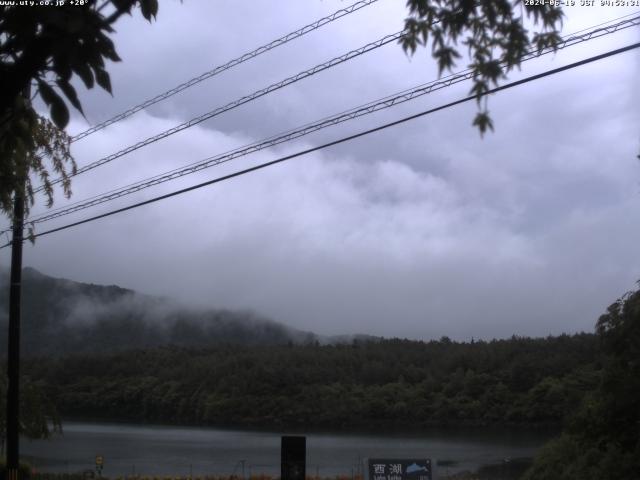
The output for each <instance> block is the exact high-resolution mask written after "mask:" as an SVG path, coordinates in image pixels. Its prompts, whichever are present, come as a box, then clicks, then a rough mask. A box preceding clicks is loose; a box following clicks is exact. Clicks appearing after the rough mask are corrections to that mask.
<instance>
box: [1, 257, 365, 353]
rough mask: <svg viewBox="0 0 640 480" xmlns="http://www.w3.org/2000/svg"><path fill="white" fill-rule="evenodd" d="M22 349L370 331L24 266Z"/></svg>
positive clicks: (269, 341)
mask: <svg viewBox="0 0 640 480" xmlns="http://www.w3.org/2000/svg"><path fill="white" fill-rule="evenodd" d="M0 290H1V293H0V312H2V313H0V352H2V353H6V344H7V341H6V340H7V338H6V336H7V328H6V325H7V321H8V316H7V313H6V312H7V311H8V300H9V296H8V290H9V289H8V272H7V271H4V272H2V274H1V275H0ZM21 329H22V339H21V344H22V345H21V350H22V352H23V355H25V356H34V355H61V354H67V353H103V352H116V351H123V350H132V349H138V348H148V347H156V346H163V345H176V346H184V347H207V346H213V345H219V344H234V345H285V344H289V343H297V344H299V343H315V342H318V343H322V344H325V343H345V342H350V341H351V340H352V339H353V338H359V339H360V338H367V339H375V338H376V337H369V336H364V335H356V336H340V337H324V336H320V335H317V334H315V333H313V332H307V331H302V330H297V329H295V328H292V327H289V326H287V325H284V324H282V323H279V322H276V321H274V320H272V319H269V318H267V317H265V316H262V315H260V314H257V313H254V312H252V311H250V310H233V311H232V310H226V309H215V308H211V309H204V308H195V307H190V306H185V305H181V304H180V303H179V302H177V301H174V300H171V299H168V298H165V297H156V296H152V295H146V294H141V293H138V292H136V291H134V290H130V289H127V288H122V287H120V286H118V285H97V284H93V283H83V282H76V281H73V280H69V279H65V278H55V277H51V276H49V275H46V274H44V273H42V272H40V271H38V270H36V269H34V268H32V267H25V268H24V269H23V292H22V324H21Z"/></svg>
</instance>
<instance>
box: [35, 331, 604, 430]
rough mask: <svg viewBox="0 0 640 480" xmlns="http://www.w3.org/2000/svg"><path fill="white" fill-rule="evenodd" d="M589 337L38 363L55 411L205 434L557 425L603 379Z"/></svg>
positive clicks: (38, 376)
mask: <svg viewBox="0 0 640 480" xmlns="http://www.w3.org/2000/svg"><path fill="white" fill-rule="evenodd" d="M600 368H601V365H600V357H599V354H598V347H597V339H596V337H595V336H594V335H589V334H581V335H574V336H560V337H550V338H545V339H527V338H515V337H514V338H512V339H510V340H500V341H492V342H472V343H456V342H452V341H450V340H448V339H446V338H444V339H442V340H441V341H432V342H428V343H423V342H416V341H407V340H385V341H382V342H374V343H366V342H365V343H362V342H354V343H353V344H351V345H328V346H320V345H318V344H310V345H290V346H269V347H266V346H254V347H251V348H242V347H238V346H221V347H216V348H210V349H200V350H196V349H187V348H176V347H166V348H156V349H147V350H138V351H133V352H123V353H118V354H114V355H80V356H68V357H64V358H58V359H53V360H52V359H42V360H38V359H33V360H30V361H29V362H27V363H26V364H25V366H24V371H25V373H26V374H28V375H29V376H30V377H32V379H33V380H36V381H43V382H44V383H45V385H47V389H48V391H49V395H50V396H51V397H52V398H53V399H55V402H56V404H57V406H58V408H59V411H60V413H61V414H62V415H63V416H67V417H85V418H86V417H93V418H107V419H117V420H135V421H149V422H165V423H188V424H198V425H241V426H260V427H278V426H288V427H295V426H305V427H307V428H308V427H314V426H315V427H322V428H324V427H332V428H335V427H345V428H351V427H365V428H366V427H368V426H371V425H372V424H374V423H375V425H390V426H392V425H395V426H402V427H408V428H420V427H422V426H427V425H434V424H450V423H454V424H455V423H460V424H533V425H541V424H555V425H559V424H560V422H561V421H562V418H563V417H564V415H565V414H566V413H567V412H569V411H571V410H572V409H574V408H576V406H577V405H578V404H579V402H580V401H581V399H582V397H583V395H584V394H585V392H586V391H587V390H590V389H592V388H594V386H595V385H596V384H597V383H598V381H599V371H600Z"/></svg>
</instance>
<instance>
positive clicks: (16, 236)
mask: <svg viewBox="0 0 640 480" xmlns="http://www.w3.org/2000/svg"><path fill="white" fill-rule="evenodd" d="M22 95H23V96H24V99H25V102H26V103H27V105H28V103H29V102H30V97H31V87H30V86H27V87H26V88H25V89H24V91H23V93H22ZM17 160H18V159H16V162H17ZM23 160H24V162H25V165H24V170H23V171H21V168H20V167H19V166H18V165H16V172H17V175H24V176H23V177H21V178H19V181H20V183H19V185H20V187H19V188H16V191H15V192H14V197H13V238H12V240H11V279H10V282H11V283H10V285H9V335H8V337H9V345H8V349H7V356H8V358H7V466H6V468H7V477H6V478H7V479H8V480H18V479H19V468H20V438H19V431H18V429H19V425H20V424H19V422H18V416H19V413H20V406H19V405H20V302H21V297H22V241H23V238H22V236H23V229H24V201H25V194H26V192H25V187H26V176H27V175H28V167H27V163H26V162H27V159H26V158H25V159H23Z"/></svg>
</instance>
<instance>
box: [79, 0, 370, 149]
mask: <svg viewBox="0 0 640 480" xmlns="http://www.w3.org/2000/svg"><path fill="white" fill-rule="evenodd" d="M377 1H378V0H361V1H359V2H356V3H354V4H353V5H351V6H349V7H347V8H343V9H341V10H338V11H336V12H334V13H332V14H331V15H328V16H326V17H323V18H321V19H319V20H316V21H315V22H313V23H310V24H309V25H305V26H304V27H302V28H299V29H298V30H296V31H295V32H291V33H288V34H286V35H284V36H282V37H280V38H278V39H276V40H273V41H271V42H269V43H267V44H265V45H262V46H260V47H258V48H256V49H255V50H252V51H251V52H248V53H244V54H242V55H240V56H239V57H237V58H234V59H233V60H230V61H228V62H227V63H225V64H223V65H218V66H217V67H215V68H213V69H212V70H209V71H208V72H205V73H203V74H201V75H198V76H197V77H194V78H192V79H191V80H187V81H186V82H184V83H181V84H180V85H178V86H177V87H174V88H172V89H171V90H167V91H166V92H164V93H161V94H159V95H156V96H155V97H153V98H150V99H149V100H146V101H144V102H142V103H140V104H138V105H136V106H134V107H131V108H129V109H128V110H126V111H124V112H122V113H120V114H118V115H116V116H114V117H112V118H110V119H108V120H105V121H104V122H101V123H99V124H97V125H94V126H92V127H91V128H88V129H87V130H85V131H83V132H81V133H79V134H77V135H75V136H73V137H71V141H72V142H76V141H78V140H80V139H82V138H85V137H87V136H89V135H91V134H92V133H95V132H97V131H99V130H102V129H103V128H106V127H108V126H109V125H111V124H113V123H116V122H119V121H120V120H124V119H125V118H127V117H130V116H131V115H133V114H134V113H137V112H139V111H140V110H144V109H145V108H148V107H150V106H151V105H154V104H156V103H158V102H161V101H163V100H166V99H167V98H169V97H172V96H173V95H175V94H177V93H180V92H182V91H183V90H186V89H187V88H190V87H193V86H194V85H196V84H198V83H200V82H202V81H204V80H207V79H209V78H211V77H214V76H216V75H218V74H219V73H222V72H224V71H225V70H229V69H231V68H233V67H235V66H237V65H240V64H241V63H244V62H246V61H247V60H250V59H252V58H255V57H257V56H258V55H261V54H263V53H265V52H268V51H269V50H272V49H274V48H276V47H279V46H281V45H284V44H285V43H288V42H290V41H291V40H294V39H296V38H300V37H302V36H303V35H306V34H307V33H310V32H312V31H314V30H317V29H318V28H320V27H322V26H324V25H327V24H328V23H331V22H333V21H335V20H337V19H339V18H342V17H344V16H346V15H349V14H351V13H353V12H356V11H358V10H360V9H361V8H364V7H367V6H369V5H371V4H372V3H374V2H377Z"/></svg>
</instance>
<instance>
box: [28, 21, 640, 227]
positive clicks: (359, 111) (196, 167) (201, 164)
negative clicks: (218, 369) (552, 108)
mask: <svg viewBox="0 0 640 480" xmlns="http://www.w3.org/2000/svg"><path fill="white" fill-rule="evenodd" d="M638 25H640V16H637V17H635V18H631V19H627V20H624V21H621V22H619V23H617V24H614V25H609V26H607V27H601V28H596V29H592V30H591V31H587V32H586V33H584V34H582V35H572V36H569V37H567V38H566V39H564V40H562V41H561V42H560V43H559V44H558V45H557V46H556V47H555V49H554V48H548V49H546V50H544V51H542V52H538V51H537V50H532V51H530V52H528V53H527V54H525V55H524V56H523V57H521V59H520V61H521V62H525V61H528V60H531V59H533V58H538V57H539V56H541V55H544V54H547V53H550V52H553V51H556V50H561V49H564V48H567V47H570V46H573V45H576V44H579V43H582V42H586V41H589V40H592V39H594V38H599V37H602V36H603V35H608V34H612V33H615V32H618V31H620V30H622V29H625V28H630V27H632V26H638ZM585 30H586V29H585ZM583 31H584V30H583ZM472 77H473V71H472V70H471V69H467V70H464V71H463V72H460V73H457V74H453V75H450V76H448V77H445V78H443V79H441V80H438V81H433V82H429V83H427V84H423V85H420V86H418V87H415V88H414V89H411V90H405V91H403V92H400V93H397V94H395V95H392V96H388V97H385V98H382V99H379V100H375V101H373V102H370V103H367V104H365V105H361V106H359V107H355V108H353V109H351V110H347V111H344V112H342V113H339V114H336V115H334V116H331V117H326V118H324V119H322V120H319V121H316V122H314V123H309V124H306V125H303V126H301V127H298V128H297V129H294V130H290V131H288V132H285V133H281V134H278V135H275V136H272V137H269V138H267V139H265V140H261V141H258V142H254V143H252V144H249V145H246V146H243V147H240V148H238V149H235V150H231V151H229V152H225V153H222V154H218V155H215V156H212V157H208V158H206V159H204V160H200V161H198V162H195V163H192V164H190V165H187V166H186V167H182V168H178V169H174V170H171V171H169V172H165V173H163V174H159V175H156V176H154V177H151V178H149V179H146V180H142V181H139V182H136V183H133V184H130V185H127V186H125V187H122V188H119V189H116V190H112V191H109V192H106V193H104V194H101V195H96V196H94V197H91V198H89V199H86V200H82V201H79V202H75V203H74V204H71V205H67V206H65V207H60V208H58V209H56V210H54V211H50V212H49V213H47V214H44V215H41V216H39V217H36V218H34V219H32V220H31V221H30V222H28V223H30V224H32V225H34V224H36V223H42V222H46V221H49V220H52V219H55V218H59V217H62V216H65V215H69V214H71V213H75V212H78V211H80V210H84V209H87V208H90V207H93V206H96V205H99V204H102V203H105V202H108V201H112V200H115V199H117V198H120V197H123V196H126V195H129V194H132V193H135V192H138V191H140V190H143V189H146V188H149V187H152V186H155V185H159V184H161V183H165V182H168V181H170V180H174V179H177V178H180V177H182V176H185V175H188V174H191V173H195V172H198V171H200V170H204V169H206V168H210V167H212V166H215V165H220V164H222V163H226V162H228V161H231V160H234V159H236V158H239V157H242V156H246V155H249V154H251V153H255V152H258V151H260V150H263V149H266V148H269V147H273V146H275V145H279V144H281V143H285V142H288V141H291V140H293V139H296V138H300V137H302V136H305V135H308V134H310V133H313V132H316V131H318V130H321V129H324V128H327V127H330V126H334V125H337V124H340V123H343V122H346V121H349V120H353V119H355V118H359V117H362V116H365V115H369V114H371V113H374V112H377V111H380V110H384V109H387V108H390V107H392V106H395V105H399V104H402V103H405V102H408V101H411V100H414V99H416V98H419V97H421V96H423V95H426V94H429V93H431V92H434V91H436V90H440V89H443V88H446V87H449V86H452V85H454V84H457V83H460V82H463V81H466V80H469V79H470V78H472Z"/></svg>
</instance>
